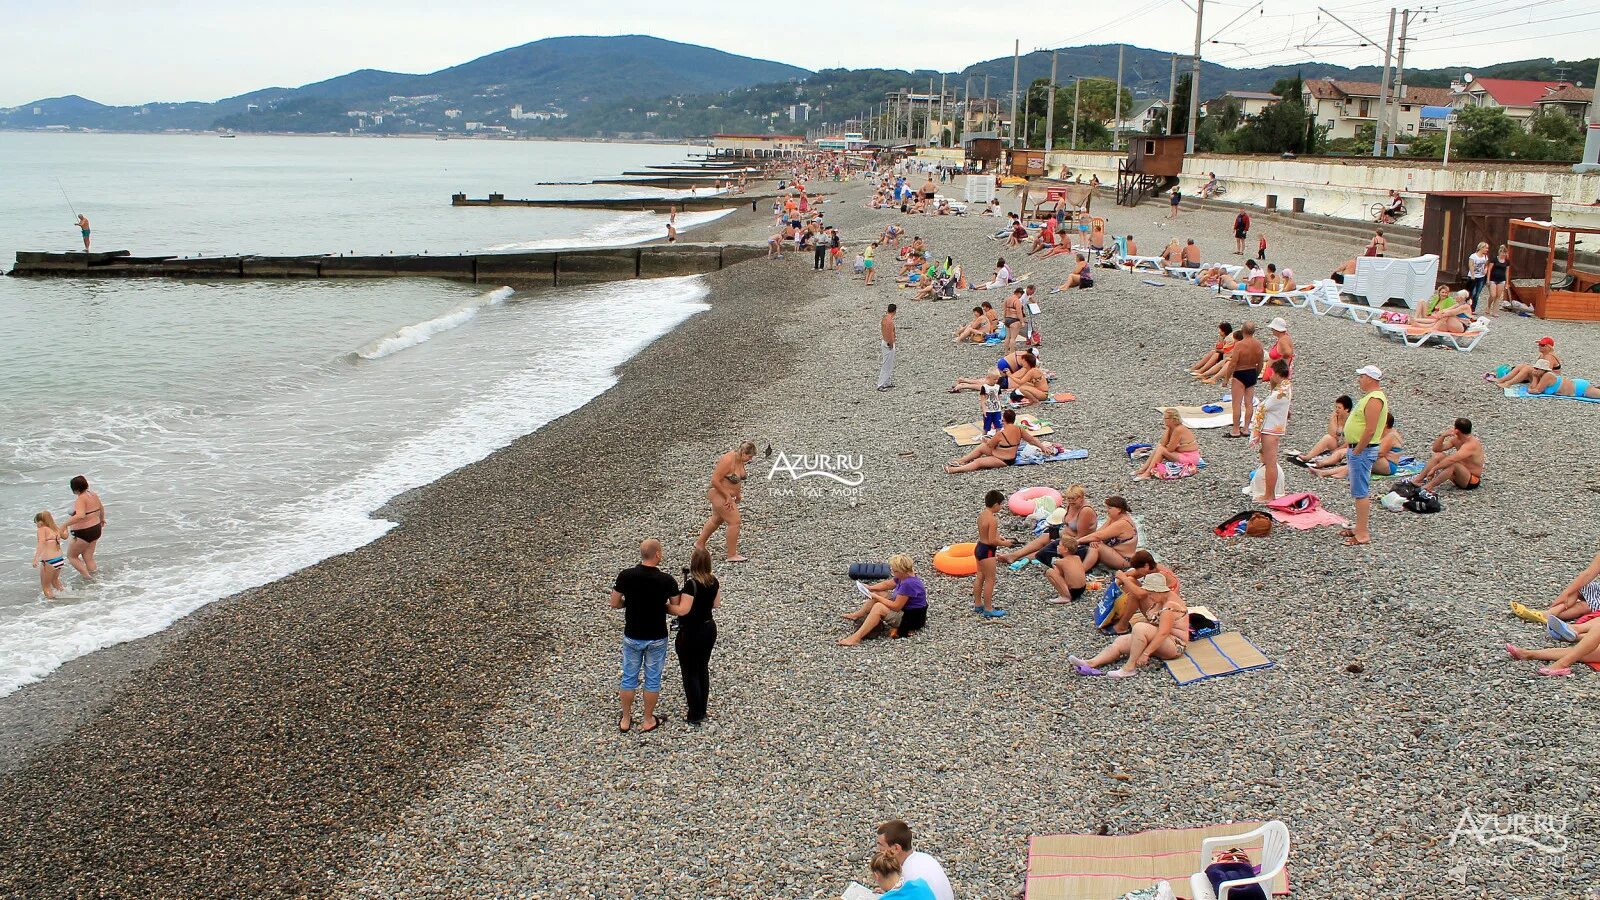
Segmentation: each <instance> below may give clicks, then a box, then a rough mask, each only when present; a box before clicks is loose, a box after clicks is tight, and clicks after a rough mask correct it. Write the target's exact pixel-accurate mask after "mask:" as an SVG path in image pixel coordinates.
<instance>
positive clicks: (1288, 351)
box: [1267, 316, 1294, 372]
mask: <svg viewBox="0 0 1600 900" xmlns="http://www.w3.org/2000/svg"><path fill="white" fill-rule="evenodd" d="M1267 328H1269V329H1271V331H1272V346H1271V347H1270V348H1268V349H1267V362H1269V363H1271V362H1274V361H1276V360H1280V359H1281V360H1283V362H1284V364H1285V365H1287V366H1288V367H1289V371H1290V372H1293V371H1294V338H1292V337H1289V323H1288V322H1285V321H1284V320H1283V317H1282V316H1279V317H1278V318H1276V319H1273V320H1272V322H1271V323H1270V324H1268V325H1267Z"/></svg>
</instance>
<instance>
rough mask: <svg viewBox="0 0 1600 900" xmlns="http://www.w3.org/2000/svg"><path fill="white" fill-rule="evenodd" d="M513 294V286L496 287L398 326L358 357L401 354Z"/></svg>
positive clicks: (380, 356) (497, 304) (472, 317)
mask: <svg viewBox="0 0 1600 900" xmlns="http://www.w3.org/2000/svg"><path fill="white" fill-rule="evenodd" d="M514 293H516V291H514V290H512V289H511V288H510V287H502V288H497V289H495V290H492V291H490V292H489V293H487V294H484V295H483V296H482V297H478V298H476V299H474V300H470V301H468V302H466V303H463V304H461V305H460V306H457V307H455V308H454V309H452V310H450V311H449V312H447V313H444V314H443V315H439V316H435V317H434V318H431V319H429V320H427V321H426V322H418V323H417V324H415V325H407V326H405V327H404V328H399V329H396V330H395V331H393V332H391V333H390V334H387V335H385V336H383V337H381V338H378V339H377V340H375V341H372V342H371V343H368V344H367V345H366V346H364V347H362V348H361V349H360V350H357V351H356V356H358V357H360V358H361V359H383V358H384V357H385V356H390V355H392V354H395V353H399V352H400V351H401V350H405V349H407V348H408V347H415V346H416V345H418V344H420V343H422V342H423V341H426V340H428V339H429V338H431V337H433V336H434V335H436V334H438V333H439V332H441V331H449V330H450V329H452V328H459V327H460V326H462V325H465V324H466V323H468V322H470V321H472V320H473V319H474V318H475V317H476V316H477V315H478V311H479V310H481V309H483V308H484V307H486V306H499V305H500V304H501V303H504V302H505V301H506V298H507V297H510V296H511V295H512V294H514Z"/></svg>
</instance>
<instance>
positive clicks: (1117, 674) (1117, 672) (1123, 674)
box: [1106, 669, 1139, 678]
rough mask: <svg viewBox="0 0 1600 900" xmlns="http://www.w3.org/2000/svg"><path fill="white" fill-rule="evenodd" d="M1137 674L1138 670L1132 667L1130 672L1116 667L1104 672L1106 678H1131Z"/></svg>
mask: <svg viewBox="0 0 1600 900" xmlns="http://www.w3.org/2000/svg"><path fill="white" fill-rule="evenodd" d="M1137 674H1139V670H1138V669H1134V670H1133V671H1132V672H1125V671H1123V670H1122V669H1117V670H1115V671H1112V672H1107V673H1106V677H1107V678H1132V677H1133V676H1135V675H1137Z"/></svg>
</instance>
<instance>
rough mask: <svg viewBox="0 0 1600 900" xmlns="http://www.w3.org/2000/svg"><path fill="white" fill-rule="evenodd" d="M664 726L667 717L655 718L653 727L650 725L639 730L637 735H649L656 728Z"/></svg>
mask: <svg viewBox="0 0 1600 900" xmlns="http://www.w3.org/2000/svg"><path fill="white" fill-rule="evenodd" d="M665 724H667V717H666V716H656V723H655V724H654V725H651V726H650V727H649V728H641V729H639V733H640V734H649V733H650V732H652V731H655V730H656V729H657V728H660V727H661V726H662V725H665Z"/></svg>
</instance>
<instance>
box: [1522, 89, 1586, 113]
mask: <svg viewBox="0 0 1600 900" xmlns="http://www.w3.org/2000/svg"><path fill="white" fill-rule="evenodd" d="M1593 100H1594V88H1581V87H1577V86H1575V85H1570V84H1568V85H1563V86H1561V87H1560V88H1557V89H1556V90H1553V91H1551V92H1550V93H1548V94H1545V95H1544V96H1543V97H1540V98H1539V99H1538V100H1536V101H1535V102H1534V103H1535V105H1536V106H1538V107H1539V110H1540V111H1541V112H1542V111H1545V110H1551V109H1554V110H1559V111H1561V112H1564V113H1566V114H1567V115H1569V116H1572V117H1573V118H1575V119H1582V118H1584V117H1585V116H1587V115H1588V114H1589V104H1590V103H1591V102H1593Z"/></svg>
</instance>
